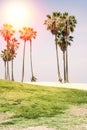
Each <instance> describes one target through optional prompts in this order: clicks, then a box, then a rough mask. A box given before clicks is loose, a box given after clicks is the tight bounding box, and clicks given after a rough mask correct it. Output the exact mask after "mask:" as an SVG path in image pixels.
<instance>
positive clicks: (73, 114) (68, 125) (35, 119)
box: [0, 80, 87, 130]
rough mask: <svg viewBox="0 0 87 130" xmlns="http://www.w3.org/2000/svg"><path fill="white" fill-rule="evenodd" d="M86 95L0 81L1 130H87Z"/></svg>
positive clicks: (77, 91) (79, 91) (69, 90)
mask: <svg viewBox="0 0 87 130" xmlns="http://www.w3.org/2000/svg"><path fill="white" fill-rule="evenodd" d="M86 124H87V91H83V90H75V89H67V88H55V87H46V86H43V87H42V86H37V85H29V84H24V83H17V82H11V81H5V80H0V130H8V129H9V128H11V127H12V128H16V129H17V130H19V129H20V130H22V129H23V128H27V127H29V126H39V125H45V126H48V127H51V128H52V127H53V128H55V129H56V130H80V128H84V129H81V130H86V128H87V126H86Z"/></svg>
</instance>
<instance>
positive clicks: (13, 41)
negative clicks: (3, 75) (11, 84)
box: [8, 38, 19, 81]
mask: <svg viewBox="0 0 87 130" xmlns="http://www.w3.org/2000/svg"><path fill="white" fill-rule="evenodd" d="M18 48H19V42H18V41H17V39H16V38H12V39H10V42H9V45H8V50H9V51H10V54H11V80H12V81H14V74H13V60H14V58H15V57H16V55H17V49H18Z"/></svg>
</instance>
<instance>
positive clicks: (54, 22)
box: [44, 12, 62, 82]
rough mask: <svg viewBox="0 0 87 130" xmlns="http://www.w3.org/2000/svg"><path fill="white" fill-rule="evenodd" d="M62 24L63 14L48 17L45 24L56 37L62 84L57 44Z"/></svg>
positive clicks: (57, 13)
mask: <svg viewBox="0 0 87 130" xmlns="http://www.w3.org/2000/svg"><path fill="white" fill-rule="evenodd" d="M60 22H61V13H60V12H54V13H53V14H52V16H51V15H47V19H46V20H45V22H44V24H45V25H46V26H47V30H50V31H51V33H52V34H53V35H54V36H55V46H56V59H57V70H58V80H59V81H60V82H62V78H61V74H60V67H59V57H58V44H57V34H58V31H60Z"/></svg>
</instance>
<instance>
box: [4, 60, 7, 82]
mask: <svg viewBox="0 0 87 130" xmlns="http://www.w3.org/2000/svg"><path fill="white" fill-rule="evenodd" d="M4 67H5V80H7V72H6V61H4Z"/></svg>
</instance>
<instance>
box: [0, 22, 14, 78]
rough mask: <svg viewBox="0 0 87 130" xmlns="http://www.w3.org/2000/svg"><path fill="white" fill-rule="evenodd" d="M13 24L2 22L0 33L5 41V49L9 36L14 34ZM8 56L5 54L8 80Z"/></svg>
mask: <svg viewBox="0 0 87 130" xmlns="http://www.w3.org/2000/svg"><path fill="white" fill-rule="evenodd" d="M12 28H13V26H12V25H10V24H4V25H3V28H2V29H1V30H0V33H1V35H2V36H3V38H4V40H5V41H6V43H7V45H6V47H7V50H8V46H9V42H10V39H11V37H12V36H13V35H14V33H15V31H14V30H13V29H12ZM8 59H9V57H8V55H7V79H9V80H10V74H9V60H8Z"/></svg>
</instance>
